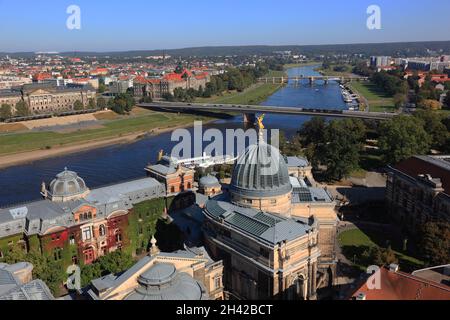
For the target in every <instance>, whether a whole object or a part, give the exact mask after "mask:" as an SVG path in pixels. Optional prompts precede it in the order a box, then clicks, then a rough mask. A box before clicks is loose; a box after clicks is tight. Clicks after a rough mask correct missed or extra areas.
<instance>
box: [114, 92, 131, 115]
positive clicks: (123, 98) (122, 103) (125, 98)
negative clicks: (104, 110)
mask: <svg viewBox="0 0 450 320" xmlns="http://www.w3.org/2000/svg"><path fill="white" fill-rule="evenodd" d="M108 105H109V106H110V108H111V109H112V110H113V111H114V112H116V113H118V114H125V113H127V112H131V110H132V109H133V107H134V105H135V101H134V98H133V96H131V95H130V94H128V93H120V94H118V95H117V96H116V97H115V98H114V99H112V100H110V101H109V102H108Z"/></svg>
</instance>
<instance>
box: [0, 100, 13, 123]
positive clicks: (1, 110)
mask: <svg viewBox="0 0 450 320" xmlns="http://www.w3.org/2000/svg"><path fill="white" fill-rule="evenodd" d="M11 117H12V108H11V106H10V105H9V104H6V103H4V104H2V106H1V107H0V120H6V119H9V118H11Z"/></svg>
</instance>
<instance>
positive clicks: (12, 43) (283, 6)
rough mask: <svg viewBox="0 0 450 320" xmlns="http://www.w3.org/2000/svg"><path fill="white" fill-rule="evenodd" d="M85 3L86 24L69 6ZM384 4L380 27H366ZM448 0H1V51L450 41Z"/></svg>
mask: <svg viewBox="0 0 450 320" xmlns="http://www.w3.org/2000/svg"><path fill="white" fill-rule="evenodd" d="M71 4H76V5H78V6H79V7H80V8H81V27H82V29H81V30H68V29H67V28H66V20H67V18H68V14H66V9H67V7H68V6H69V5H71ZM371 4H376V5H379V6H380V7H381V13H382V30H375V31H369V30H368V29H367V28H366V20H367V14H366V9H367V7H368V6H369V5H371ZM449 12H450V1H449V0H426V1H425V0H370V1H367V0H308V1H306V0H127V1H124V0H119V1H116V0H89V1H88V0H71V1H66V0H33V1H17V0H0V51H7V52H14V51H83V50H89V51H117V50H137V49H170V48H183V47H193V46H215V45H255V44H267V45H282V44H299V45H305V44H335V43H368V42H395V41H425V40H429V41H432V40H450V35H449V30H450V16H449Z"/></svg>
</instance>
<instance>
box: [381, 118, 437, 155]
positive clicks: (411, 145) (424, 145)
mask: <svg viewBox="0 0 450 320" xmlns="http://www.w3.org/2000/svg"><path fill="white" fill-rule="evenodd" d="M423 126H424V123H423V121H422V120H420V119H418V118H416V117H409V116H397V117H394V118H393V119H392V120H390V121H386V122H384V123H382V124H381V125H380V127H379V135H380V138H379V140H378V146H379V148H380V152H381V153H382V154H383V157H384V161H385V163H386V164H395V163H398V162H400V161H402V160H404V159H407V158H409V157H411V156H413V155H420V154H426V153H428V151H430V144H431V137H430V135H429V134H427V133H426V131H425V130H424V127H423Z"/></svg>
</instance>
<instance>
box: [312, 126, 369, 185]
mask: <svg viewBox="0 0 450 320" xmlns="http://www.w3.org/2000/svg"><path fill="white" fill-rule="evenodd" d="M365 136H366V127H365V126H364V123H363V122H362V121H361V120H359V119H357V120H355V119H345V120H334V121H331V122H330V123H329V125H328V126H327V128H326V130H325V141H326V143H324V144H322V145H321V146H319V147H318V148H317V152H318V153H319V154H318V155H317V158H318V159H319V160H320V162H321V163H322V164H324V165H326V167H327V170H326V175H327V177H328V178H329V179H333V180H341V179H342V178H344V177H346V176H348V174H350V173H351V171H353V170H354V169H356V168H358V164H359V158H360V152H361V150H362V145H363V144H362V142H363V141H364V139H365Z"/></svg>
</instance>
